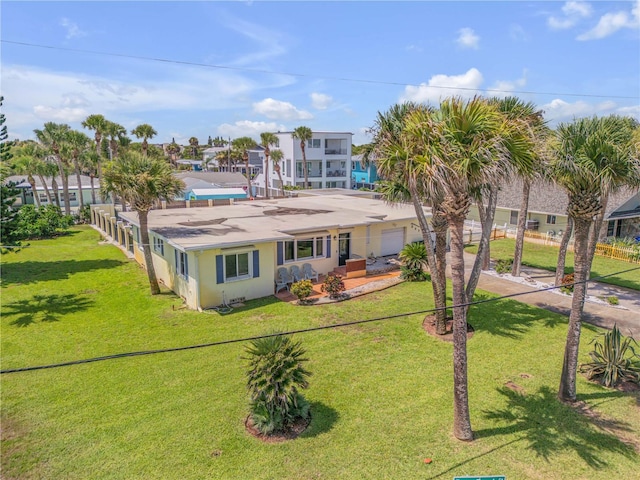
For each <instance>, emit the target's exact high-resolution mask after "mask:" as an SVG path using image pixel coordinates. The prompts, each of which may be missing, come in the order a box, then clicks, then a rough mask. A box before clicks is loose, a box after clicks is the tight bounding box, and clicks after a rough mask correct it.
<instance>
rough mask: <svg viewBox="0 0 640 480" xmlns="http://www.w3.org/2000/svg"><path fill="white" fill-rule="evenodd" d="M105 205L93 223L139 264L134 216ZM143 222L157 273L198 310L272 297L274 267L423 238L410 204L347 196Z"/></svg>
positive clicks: (164, 214) (329, 263)
mask: <svg viewBox="0 0 640 480" xmlns="http://www.w3.org/2000/svg"><path fill="white" fill-rule="evenodd" d="M103 207H104V210H102V206H100V207H95V208H94V217H93V221H94V223H96V224H98V225H99V226H100V228H101V229H103V230H104V231H105V232H107V233H108V234H109V235H111V236H112V237H114V238H116V239H118V241H119V242H120V243H121V244H122V245H123V246H125V247H126V248H127V249H128V250H129V251H130V252H132V253H133V255H134V256H135V258H136V260H137V261H138V262H139V263H141V264H144V256H143V253H142V250H141V248H140V246H139V242H140V235H139V229H138V227H139V224H138V217H137V214H136V213H135V212H124V213H120V214H119V219H118V220H117V219H116V218H115V217H114V215H115V212H114V211H113V210H112V209H111V205H106V206H103ZM110 209H111V210H110ZM426 213H427V214H428V212H426ZM148 225H149V234H150V237H149V238H150V243H151V246H152V252H153V261H154V266H155V269H156V274H157V276H158V279H159V280H160V281H161V282H162V283H164V284H165V285H166V286H168V287H169V288H170V289H172V290H173V291H174V292H176V293H177V294H178V295H180V296H181V297H183V298H184V300H185V303H186V304H187V305H188V306H189V307H190V308H196V309H203V308H209V307H213V306H216V305H220V304H222V303H223V302H224V301H227V302H233V301H241V300H249V299H254V298H260V297H265V296H268V295H272V294H273V293H274V286H275V279H276V274H277V269H278V268H279V267H286V268H288V267H290V266H292V265H297V266H302V265H303V264H304V263H310V264H311V265H312V266H313V268H314V269H315V270H316V271H318V272H319V273H321V274H326V273H328V272H331V271H332V270H333V269H334V268H335V267H337V266H339V265H344V264H346V262H347V260H349V259H354V258H360V259H364V258H366V257H367V256H370V255H371V254H373V255H375V256H383V255H391V254H397V253H398V252H399V251H400V250H401V249H402V248H403V246H404V245H405V244H406V243H409V242H413V241H418V240H420V239H421V238H422V237H421V233H420V229H419V228H418V226H417V224H416V215H415V211H414V209H413V206H411V205H388V204H386V203H385V202H384V201H381V200H373V199H369V198H362V197H360V196H345V195H328V196H318V197H299V198H288V199H277V200H255V201H252V202H241V203H236V204H234V205H229V206H220V207H213V208H185V209H173V210H152V211H151V212H150V213H149V223H148Z"/></svg>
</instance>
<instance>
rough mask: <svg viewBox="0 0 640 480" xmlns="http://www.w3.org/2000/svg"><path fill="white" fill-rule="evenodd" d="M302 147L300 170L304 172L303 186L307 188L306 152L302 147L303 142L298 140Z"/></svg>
mask: <svg viewBox="0 0 640 480" xmlns="http://www.w3.org/2000/svg"><path fill="white" fill-rule="evenodd" d="M300 148H301V149H302V171H303V172H304V188H309V171H308V169H307V154H306V152H305V148H304V142H300Z"/></svg>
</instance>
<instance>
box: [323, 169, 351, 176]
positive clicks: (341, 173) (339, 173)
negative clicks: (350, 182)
mask: <svg viewBox="0 0 640 480" xmlns="http://www.w3.org/2000/svg"><path fill="white" fill-rule="evenodd" d="M346 176H347V171H346V170H329V171H327V177H346Z"/></svg>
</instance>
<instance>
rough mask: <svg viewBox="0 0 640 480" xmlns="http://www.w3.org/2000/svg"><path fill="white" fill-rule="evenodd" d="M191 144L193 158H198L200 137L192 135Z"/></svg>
mask: <svg viewBox="0 0 640 480" xmlns="http://www.w3.org/2000/svg"><path fill="white" fill-rule="evenodd" d="M189 145H191V157H192V158H194V159H195V158H197V157H198V139H197V137H191V138H190V139H189Z"/></svg>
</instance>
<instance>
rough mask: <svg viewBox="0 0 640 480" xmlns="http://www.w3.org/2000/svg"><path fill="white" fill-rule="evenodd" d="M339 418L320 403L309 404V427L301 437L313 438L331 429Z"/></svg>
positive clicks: (333, 410)
mask: <svg viewBox="0 0 640 480" xmlns="http://www.w3.org/2000/svg"><path fill="white" fill-rule="evenodd" d="M338 418H340V415H338V412H337V411H336V410H335V409H334V408H332V407H330V406H328V405H325V404H324V403H322V402H311V425H309V427H308V428H307V429H306V430H305V431H304V433H303V434H302V435H300V436H301V437H315V436H318V435H320V434H322V433H326V432H328V431H329V430H331V429H332V428H333V426H334V425H335V423H336V422H337V421H338Z"/></svg>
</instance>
